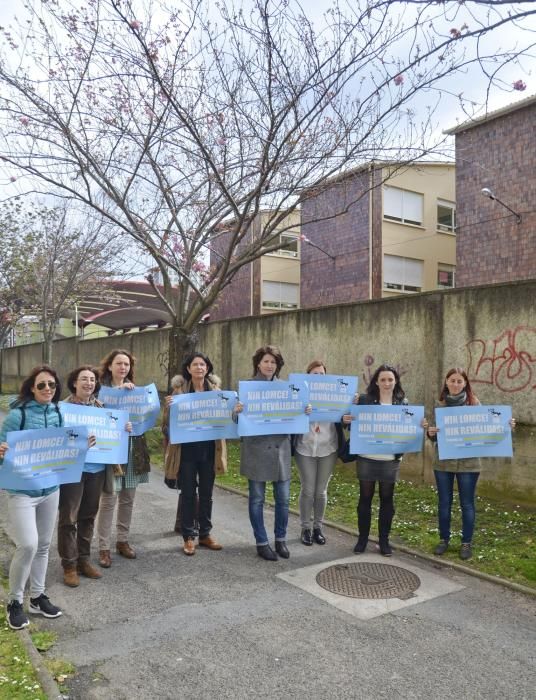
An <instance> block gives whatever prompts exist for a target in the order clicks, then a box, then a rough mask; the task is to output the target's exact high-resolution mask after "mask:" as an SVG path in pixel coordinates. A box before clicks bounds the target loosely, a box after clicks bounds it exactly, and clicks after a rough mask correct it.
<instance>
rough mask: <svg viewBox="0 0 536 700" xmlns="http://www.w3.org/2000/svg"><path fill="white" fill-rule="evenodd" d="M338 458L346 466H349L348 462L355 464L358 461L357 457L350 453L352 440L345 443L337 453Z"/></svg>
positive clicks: (348, 439)
mask: <svg viewBox="0 0 536 700" xmlns="http://www.w3.org/2000/svg"><path fill="white" fill-rule="evenodd" d="M337 457H338V458H339V459H340V461H341V462H343V463H344V464H348V462H355V460H356V459H357V455H353V454H352V453H351V452H350V438H347V439H346V440H345V441H344V442H343V444H342V447H341V448H340V449H339V451H338V452H337Z"/></svg>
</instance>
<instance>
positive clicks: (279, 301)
mask: <svg viewBox="0 0 536 700" xmlns="http://www.w3.org/2000/svg"><path fill="white" fill-rule="evenodd" d="M270 286H271V291H268V290H269V289H270ZM285 292H287V294H285ZM291 292H295V295H294V294H292V293H291ZM261 293H262V301H261V307H262V308H263V309H275V310H279V311H290V310H292V309H299V308H300V285H299V284H296V283H294V282H279V281H274V280H262V286H261ZM294 296H295V297H296V301H294V300H290V297H294Z"/></svg>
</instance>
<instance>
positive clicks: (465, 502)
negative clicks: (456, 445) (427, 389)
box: [426, 367, 515, 560]
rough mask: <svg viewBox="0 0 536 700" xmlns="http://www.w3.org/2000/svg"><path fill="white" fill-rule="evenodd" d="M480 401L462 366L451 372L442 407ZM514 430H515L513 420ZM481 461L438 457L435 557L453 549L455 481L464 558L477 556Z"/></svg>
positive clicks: (432, 437) (432, 432) (434, 433)
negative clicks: (474, 542) (474, 547)
mask: <svg viewBox="0 0 536 700" xmlns="http://www.w3.org/2000/svg"><path fill="white" fill-rule="evenodd" d="M479 405H480V401H479V400H478V398H477V397H476V395H475V394H474V392H473V390H472V388H471V383H470V382H469V378H468V377H467V373H466V372H465V370H463V369H461V368H459V367H453V368H452V369H449V371H448V372H447V374H446V377H445V380H444V382H443V386H442V387H441V393H440V394H439V406H440V407H443V408H444V407H448V408H453V407H455V406H479ZM510 427H512V428H514V427H515V420H514V419H513V418H512V420H511V421H510ZM438 432H439V429H438V428H437V427H435V426H430V427H429V428H428V430H427V431H426V434H427V435H428V437H429V438H430V440H432V441H433V442H437V433H438ZM480 471H481V462H480V458H479V457H469V458H467V459H446V460H440V459H439V458H438V457H437V452H436V459H435V463H434V475H435V479H436V484H437V497H438V508H437V514H438V520H439V537H440V540H439V543H438V544H437V546H436V548H435V549H434V554H437V555H439V556H440V555H442V554H444V553H445V552H446V551H447V549H448V548H449V542H450V534H451V533H450V521H451V513H452V501H453V495H454V493H453V492H454V480H455V479H456V482H457V484H458V494H459V497H460V508H461V511H462V545H461V548H460V559H463V560H467V559H470V558H471V557H472V556H473V550H472V544H471V542H472V539H473V532H474V528H475V516H476V509H475V491H476V485H477V482H478V477H479V476H480Z"/></svg>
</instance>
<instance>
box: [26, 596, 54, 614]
mask: <svg viewBox="0 0 536 700" xmlns="http://www.w3.org/2000/svg"><path fill="white" fill-rule="evenodd" d="M29 611H30V612H31V613H33V614H34V615H43V616H44V617H59V616H60V615H61V610H60V609H59V608H58V607H56V606H55V605H52V603H51V602H50V600H49V599H48V596H46V595H45V594H44V593H41V595H40V596H39V597H38V598H30V610H29Z"/></svg>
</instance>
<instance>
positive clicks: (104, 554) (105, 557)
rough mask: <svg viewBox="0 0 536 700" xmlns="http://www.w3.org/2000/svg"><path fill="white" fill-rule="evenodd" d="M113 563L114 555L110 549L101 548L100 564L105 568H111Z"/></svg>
mask: <svg viewBox="0 0 536 700" xmlns="http://www.w3.org/2000/svg"><path fill="white" fill-rule="evenodd" d="M111 565H112V556H111V554H110V550H109V549H101V550H100V552H99V566H102V568H103V569H109V568H110V566H111Z"/></svg>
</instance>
